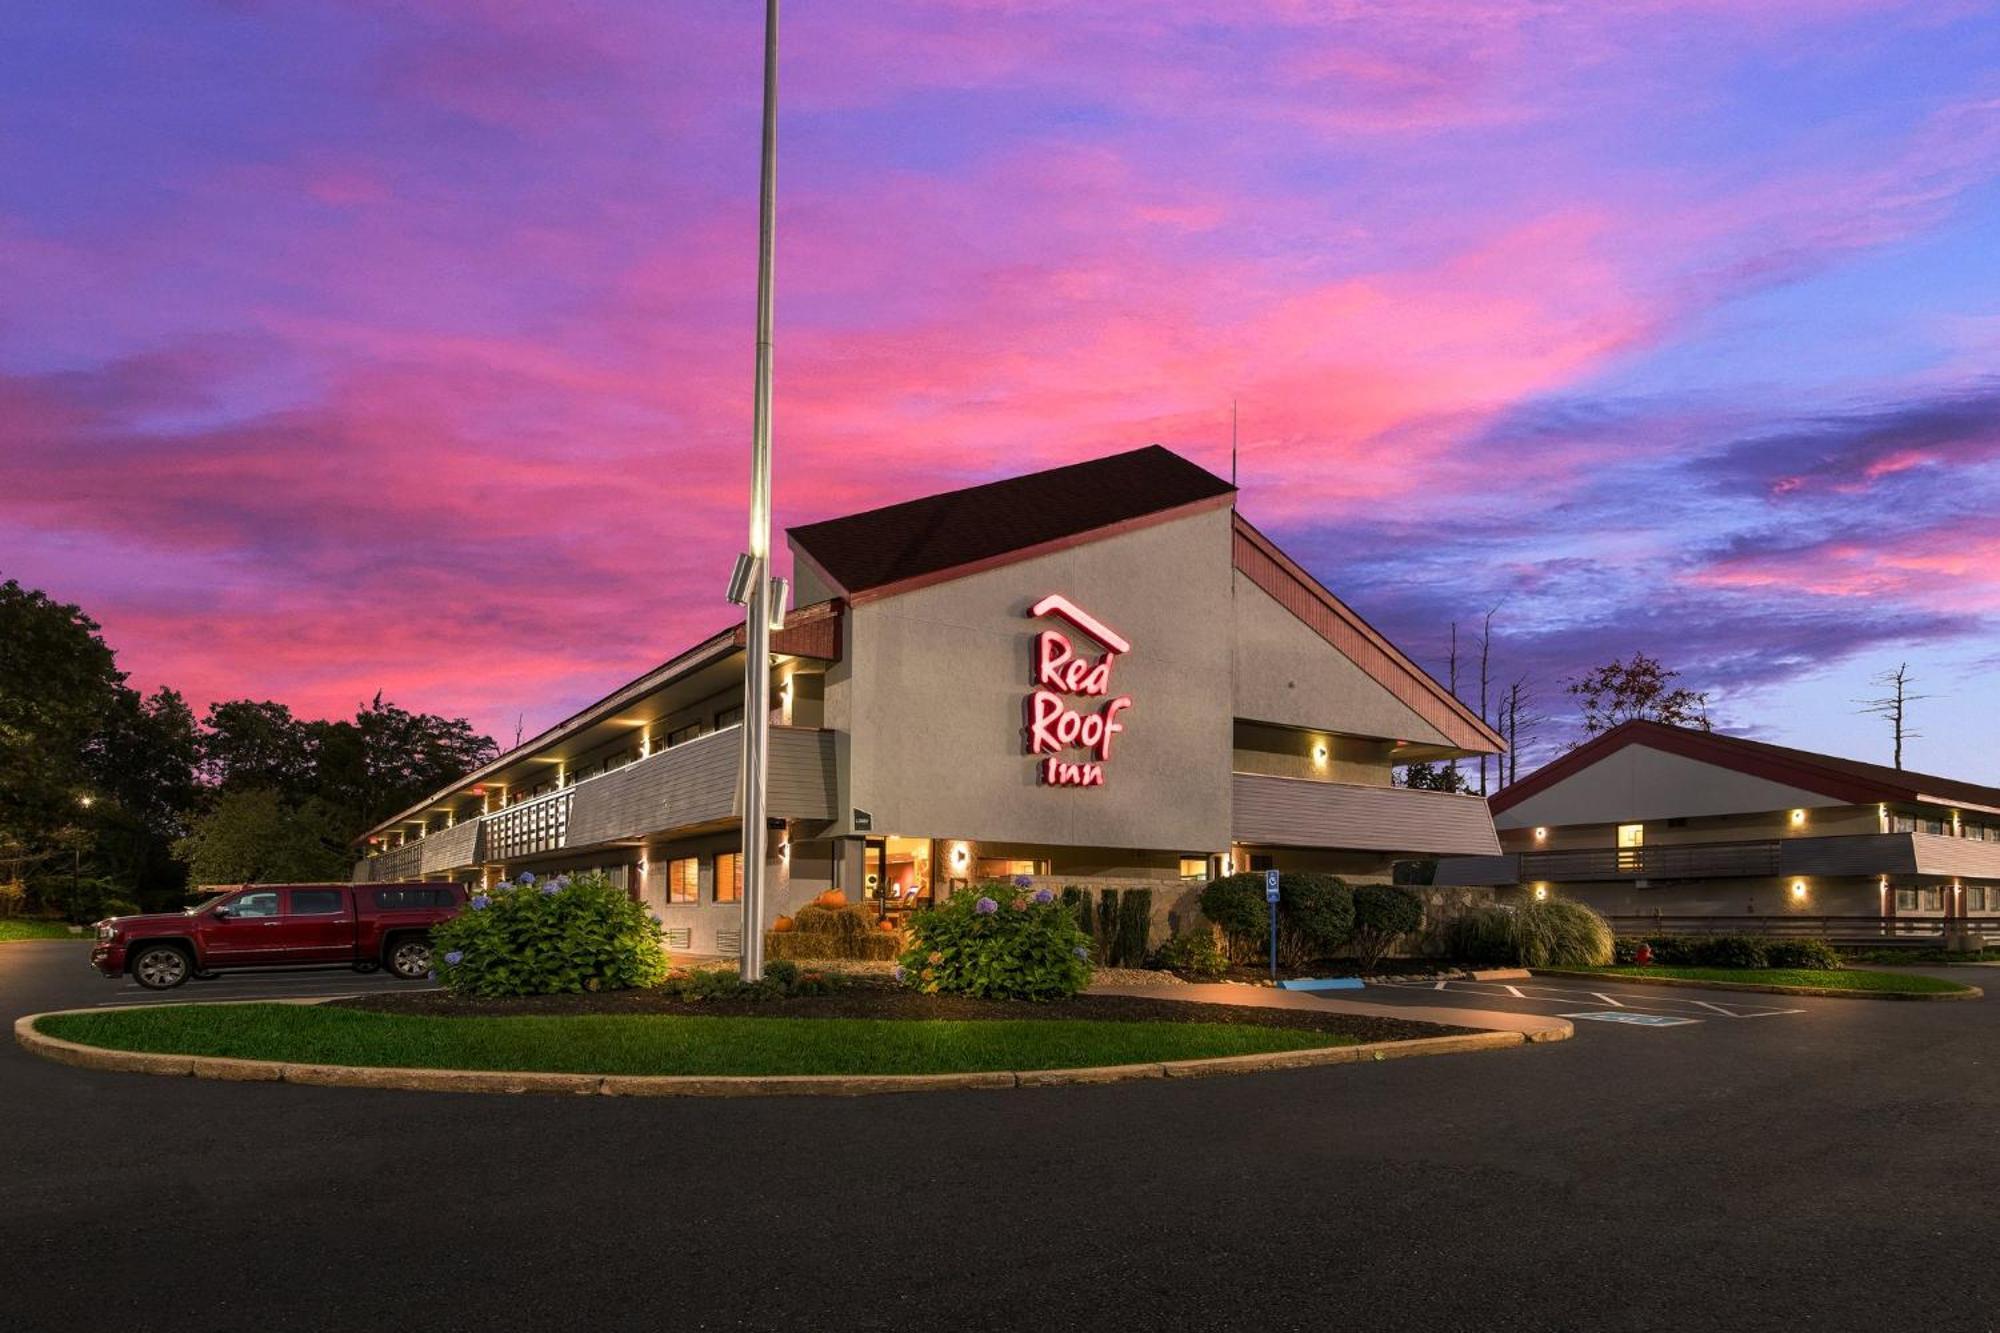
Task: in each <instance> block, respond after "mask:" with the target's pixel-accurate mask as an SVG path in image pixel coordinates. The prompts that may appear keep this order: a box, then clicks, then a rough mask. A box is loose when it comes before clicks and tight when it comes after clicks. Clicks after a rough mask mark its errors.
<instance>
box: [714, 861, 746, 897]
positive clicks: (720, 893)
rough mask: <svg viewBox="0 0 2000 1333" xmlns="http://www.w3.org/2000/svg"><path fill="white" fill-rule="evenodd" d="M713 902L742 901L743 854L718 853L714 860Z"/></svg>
mask: <svg viewBox="0 0 2000 1333" xmlns="http://www.w3.org/2000/svg"><path fill="white" fill-rule="evenodd" d="M715 901H717V902H719V903H740V902H742V901H743V853H741V852H720V853H718V854H717V855H716V858H715Z"/></svg>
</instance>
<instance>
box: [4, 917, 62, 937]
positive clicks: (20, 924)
mask: <svg viewBox="0 0 2000 1333" xmlns="http://www.w3.org/2000/svg"><path fill="white" fill-rule="evenodd" d="M75 938H77V937H76V936H75V935H74V934H72V933H71V932H70V928H69V927H68V926H65V925H64V924H63V923H62V922H60V921H23V920H20V919H19V918H14V919H10V920H4V921H0V943H4V942H5V941H8V940H73V939H75Z"/></svg>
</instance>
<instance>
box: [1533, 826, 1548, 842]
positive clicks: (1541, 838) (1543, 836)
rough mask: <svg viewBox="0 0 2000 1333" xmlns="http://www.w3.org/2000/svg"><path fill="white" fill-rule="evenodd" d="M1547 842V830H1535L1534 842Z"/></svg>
mask: <svg viewBox="0 0 2000 1333" xmlns="http://www.w3.org/2000/svg"><path fill="white" fill-rule="evenodd" d="M1548 840H1549V831H1548V830H1547V829H1545V828H1538V829H1536V830H1535V841H1536V842H1547V841H1548Z"/></svg>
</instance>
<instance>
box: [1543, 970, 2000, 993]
mask: <svg viewBox="0 0 2000 1333" xmlns="http://www.w3.org/2000/svg"><path fill="white" fill-rule="evenodd" d="M1535 975H1536V976H1538V977H1582V978H1585V979H1586V980H1589V981H1629V982H1631V983H1632V984H1633V985H1635V986H1687V987H1692V988H1693V989H1695V990H1741V991H1757V992H1760V993H1762V994H1765V995H1810V996H1816V997H1820V998H1824V999H1829V1000H1979V999H1984V998H1985V996H1986V992H1985V991H1983V990H1981V989H1979V987H1977V986H1967V987H1966V988H1965V989H1964V990H1962V991H1949V990H1945V991H1893V990H1840V989H1837V988H1836V987H1833V986H1780V985H1777V984H1775V983H1773V982H1768V981H1697V980H1695V979H1694V978H1692V977H1634V976H1627V975H1626V974H1625V973H1623V972H1585V971H1583V970H1582V969H1571V968H1560V967H1538V968H1536V969H1535Z"/></svg>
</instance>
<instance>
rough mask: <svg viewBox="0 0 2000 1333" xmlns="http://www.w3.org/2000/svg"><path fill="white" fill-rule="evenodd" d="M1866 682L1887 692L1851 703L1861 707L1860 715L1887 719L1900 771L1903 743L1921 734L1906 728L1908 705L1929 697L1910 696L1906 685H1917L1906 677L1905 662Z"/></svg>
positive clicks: (1906, 664) (1907, 724) (1914, 678)
mask: <svg viewBox="0 0 2000 1333" xmlns="http://www.w3.org/2000/svg"><path fill="white" fill-rule="evenodd" d="M1868 683H1869V684H1871V685H1880V686H1881V687H1882V688H1883V689H1884V690H1886V691H1888V693H1886V694H1884V695H1882V696H1881V697H1880V698H1876V699H1856V700H1855V701H1854V702H1855V703H1858V704H1860V705H1861V708H1860V709H1859V711H1860V712H1863V713H1873V714H1874V715H1875V716H1877V717H1881V718H1886V719H1888V722H1889V729H1890V731H1891V732H1892V733H1893V734H1894V735H1895V738H1896V767H1897V768H1901V767H1902V766H1903V742H1904V741H1911V740H1917V739H1919V738H1920V737H1922V735H1923V733H1922V732H1921V731H1912V730H1911V729H1910V722H1909V706H1910V705H1911V704H1913V703H1916V702H1917V701H1918V700H1919V699H1928V698H1930V697H1931V696H1930V695H1928V694H1911V693H1910V686H1912V685H1914V684H1916V683H1917V678H1916V677H1915V676H1912V675H1911V674H1910V664H1909V663H1908V662H1898V663H1897V664H1896V669H1895V670H1894V671H1884V672H1883V673H1882V674H1881V675H1879V676H1874V677H1871V678H1870V679H1869V682H1868Z"/></svg>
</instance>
